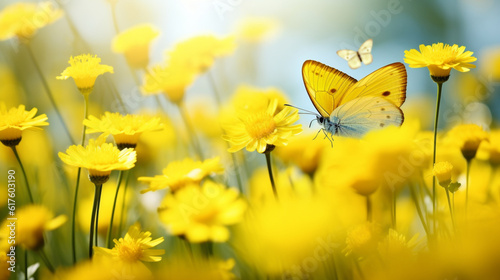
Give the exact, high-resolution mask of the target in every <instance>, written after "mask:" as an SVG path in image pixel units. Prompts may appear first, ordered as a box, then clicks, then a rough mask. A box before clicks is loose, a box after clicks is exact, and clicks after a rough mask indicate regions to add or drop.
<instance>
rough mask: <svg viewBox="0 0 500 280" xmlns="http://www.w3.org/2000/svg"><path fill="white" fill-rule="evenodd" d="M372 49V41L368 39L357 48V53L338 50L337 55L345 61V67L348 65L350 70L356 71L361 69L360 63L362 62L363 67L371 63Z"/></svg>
mask: <svg viewBox="0 0 500 280" xmlns="http://www.w3.org/2000/svg"><path fill="white" fill-rule="evenodd" d="M372 47H373V40H372V39H368V40H366V41H365V42H364V43H363V44H362V45H361V47H359V50H358V51H353V50H340V51H337V54H338V55H339V56H340V57H342V58H343V59H345V60H347V65H349V67H351V69H357V68H359V67H361V62H363V63H364V64H365V65H368V64H370V63H372V61H373V56H372V54H371V51H372Z"/></svg>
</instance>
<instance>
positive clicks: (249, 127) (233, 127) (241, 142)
mask: <svg viewBox="0 0 500 280" xmlns="http://www.w3.org/2000/svg"><path fill="white" fill-rule="evenodd" d="M277 107H278V100H277V99H274V100H272V101H271V102H270V103H269V105H268V107H267V108H266V109H265V110H258V111H252V112H248V111H243V110H242V111H240V116H238V119H239V121H238V122H235V123H232V124H227V125H226V126H225V131H226V135H224V136H223V138H224V139H225V140H226V141H228V142H229V143H230V144H231V148H229V149H228V151H229V152H232V153H234V152H237V151H239V150H241V149H243V148H246V149H247V151H249V152H252V151H255V150H257V151H258V152H259V153H264V152H266V150H267V149H268V146H270V147H272V146H285V145H287V144H288V138H290V137H291V136H293V135H297V134H299V133H300V132H302V128H301V125H300V124H296V125H293V123H294V122H296V121H298V120H299V114H298V111H297V109H294V108H291V107H285V108H284V109H283V110H281V111H279V113H276V109H277Z"/></svg>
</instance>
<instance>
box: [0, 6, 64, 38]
mask: <svg viewBox="0 0 500 280" xmlns="http://www.w3.org/2000/svg"><path fill="white" fill-rule="evenodd" d="M61 16H62V10H61V9H57V8H56V7H55V6H54V4H53V3H52V2H50V1H45V2H41V3H38V4H35V3H14V4H11V5H9V6H7V7H5V8H4V9H3V10H2V12H1V13H0V26H1V27H2V28H1V29H0V40H8V39H10V38H13V37H17V38H19V39H20V40H22V41H27V40H29V39H30V38H31V37H33V35H34V34H35V32H36V31H37V30H38V29H40V28H42V27H44V26H46V25H49V24H50V23H52V22H54V21H56V20H57V19H59V18H60V17H61Z"/></svg>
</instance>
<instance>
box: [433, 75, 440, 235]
mask: <svg viewBox="0 0 500 280" xmlns="http://www.w3.org/2000/svg"><path fill="white" fill-rule="evenodd" d="M436 84H437V98H436V112H435V113H436V114H435V116H434V145H433V150H432V167H434V164H435V163H436V143H437V129H438V119H439V105H440V104H441V93H442V89H443V83H442V82H441V83H439V82H436ZM436 196H437V193H436V177H435V176H433V177H432V215H433V223H434V230H436V210H437V198H436Z"/></svg>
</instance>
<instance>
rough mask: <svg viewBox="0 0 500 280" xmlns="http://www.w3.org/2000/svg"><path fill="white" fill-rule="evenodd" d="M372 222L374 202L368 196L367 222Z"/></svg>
mask: <svg viewBox="0 0 500 280" xmlns="http://www.w3.org/2000/svg"><path fill="white" fill-rule="evenodd" d="M393 217H394V216H393ZM372 220H373V207H372V200H371V199H370V196H369V195H367V196H366V221H368V222H371V221H372ZM393 225H394V222H393Z"/></svg>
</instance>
